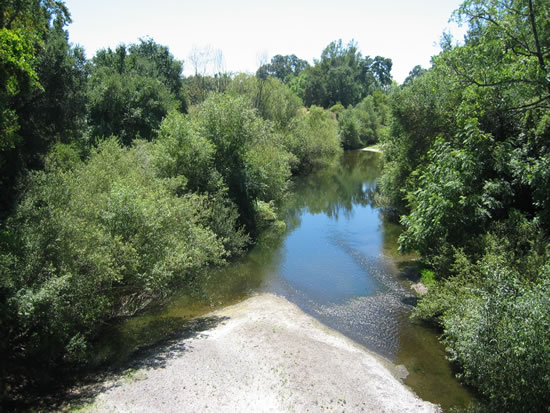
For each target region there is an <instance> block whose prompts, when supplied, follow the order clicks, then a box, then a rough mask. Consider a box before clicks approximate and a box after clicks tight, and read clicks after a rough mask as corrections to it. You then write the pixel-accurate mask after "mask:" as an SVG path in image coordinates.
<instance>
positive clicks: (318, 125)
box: [285, 106, 342, 172]
mask: <svg viewBox="0 0 550 413" xmlns="http://www.w3.org/2000/svg"><path fill="white" fill-rule="evenodd" d="M285 146H286V148H287V149H288V151H289V152H291V153H292V154H294V155H295V156H296V158H297V159H298V163H297V164H296V165H295V166H294V171H296V172H298V171H309V170H311V169H312V168H316V167H320V166H323V165H327V164H328V163H329V162H330V161H332V160H333V159H334V158H335V156H336V155H338V154H339V153H341V151H342V148H341V142H340V136H339V134H338V122H337V121H336V119H334V117H333V116H331V114H330V113H329V112H327V111H325V110H324V109H323V108H320V107H318V106H312V107H311V108H310V109H309V111H303V112H302V113H300V114H299V115H298V116H297V117H296V118H295V119H294V120H293V122H292V124H291V130H290V133H289V134H288V135H287V136H286V140H285Z"/></svg>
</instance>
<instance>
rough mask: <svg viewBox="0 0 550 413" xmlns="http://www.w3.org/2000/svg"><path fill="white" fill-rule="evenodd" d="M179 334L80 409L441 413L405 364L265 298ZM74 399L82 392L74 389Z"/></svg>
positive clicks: (201, 320)
mask: <svg viewBox="0 0 550 413" xmlns="http://www.w3.org/2000/svg"><path fill="white" fill-rule="evenodd" d="M191 323H195V324H196V325H197V328H196V330H195V331H194V334H191V335H187V336H186V335H184V336H183V337H180V338H178V339H176V340H173V341H171V342H170V343H169V344H168V345H167V346H165V347H162V348H159V349H157V350H155V352H154V353H153V354H151V355H149V356H147V357H146V358H144V359H143V360H141V361H139V363H137V365H136V368H135V369H132V370H131V371H130V372H126V373H125V374H122V375H119V376H117V377H115V378H113V379H112V380H109V382H106V383H102V386H101V389H100V390H99V391H98V393H97V394H96V395H95V397H94V400H93V402H91V403H90V404H87V405H84V406H71V407H75V408H77V409H79V410H78V411H89V412H103V411H121V412H124V411H127V412H130V411H131V412H140V411H141V412H145V411H157V412H158V411H160V412H176V411H193V412H197V411H201V412H202V411H204V412H207V411H212V412H214V411H256V412H267V411H307V410H309V411H319V410H328V411H335V410H336V409H338V410H346V411H376V412H402V411H415V412H437V411H441V410H440V408H439V406H436V405H434V404H432V403H429V402H426V401H423V400H421V399H419V398H418V397H417V396H416V395H415V394H414V393H413V392H412V390H410V389H409V388H408V387H407V386H405V385H404V384H403V383H402V382H401V379H402V378H403V377H404V376H406V369H405V368H404V367H403V366H395V365H393V364H392V363H391V362H390V361H389V360H386V359H384V358H383V357H381V356H379V355H377V354H375V353H373V352H371V351H369V350H367V349H366V348H364V347H363V346H361V345H359V344H357V343H355V342H354V341H352V340H351V339H349V338H347V337H345V336H344V335H342V334H340V333H338V332H336V331H334V330H332V329H330V328H328V327H326V326H325V325H323V324H321V323H320V322H319V321H317V320H316V319H314V318H313V317H311V316H309V315H307V314H306V313H304V312H303V311H302V310H300V309H299V308H298V307H297V306H296V305H294V304H292V303H290V302H289V301H287V300H286V299H285V298H283V297H280V296H277V295H274V294H271V293H264V294H258V295H254V296H252V297H250V298H248V299H246V300H244V301H242V302H240V303H238V304H234V305H231V306H229V307H225V308H223V309H220V310H217V311H214V312H212V313H210V314H208V315H206V316H204V317H201V318H199V319H196V320H193V321H192V322H191ZM76 392H78V390H77V391H76Z"/></svg>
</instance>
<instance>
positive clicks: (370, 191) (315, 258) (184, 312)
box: [98, 151, 470, 408]
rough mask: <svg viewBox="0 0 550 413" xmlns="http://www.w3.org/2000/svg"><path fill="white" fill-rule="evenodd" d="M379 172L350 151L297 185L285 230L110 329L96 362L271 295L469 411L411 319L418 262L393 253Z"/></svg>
mask: <svg viewBox="0 0 550 413" xmlns="http://www.w3.org/2000/svg"><path fill="white" fill-rule="evenodd" d="M381 167H382V160H381V156H380V155H379V154H376V153H369V152H360V151H355V152H347V153H345V154H344V155H343V156H342V157H341V158H340V160H339V161H338V162H336V163H335V164H334V165H332V166H330V167H329V168H326V169H324V170H323V171H320V172H318V173H316V174H312V175H310V176H307V177H304V178H302V179H299V180H297V181H296V182H294V184H293V189H292V195H291V196H289V198H288V200H287V202H286V204H285V205H284V206H283V207H282V208H281V212H282V214H283V215H284V216H285V221H286V224H287V229H286V231H282V232H281V231H279V232H277V231H276V230H271V231H266V232H265V233H263V234H262V236H261V238H260V240H259V241H258V243H257V245H256V246H255V247H254V248H253V249H252V250H251V251H250V253H249V254H248V255H247V256H246V257H244V258H243V259H242V260H240V261H238V262H235V263H233V264H231V265H229V266H227V267H225V268H222V269H219V270H215V271H209V272H208V274H206V275H205V277H204V281H202V282H201V283H200V284H196V285H195V288H194V290H193V291H188V290H187V291H183V292H182V293H181V294H180V295H179V296H176V298H175V299H174V300H172V301H171V302H170V303H168V304H167V305H165V306H163V307H162V308H159V309H156V310H155V311H151V312H149V313H148V314H144V315H142V316H141V317H137V318H134V319H132V320H130V321H128V322H127V323H125V324H124V325H122V326H120V327H118V328H116V329H113V331H111V332H110V340H111V345H110V346H109V345H108V346H104V347H103V349H104V350H103V352H98V354H99V356H98V357H99V358H103V359H108V358H109V357H112V356H113V354H116V355H117V357H119V358H123V357H124V354H128V353H129V352H130V351H132V348H135V347H139V346H143V345H146V344H147V345H150V343H152V342H153V343H154V342H155V340H162V339H163V337H165V336H166V335H167V334H170V332H171V331H172V330H174V329H178V328H181V326H182V325H185V323H186V322H187V320H189V319H190V318H192V317H194V316H198V315H203V314H205V313H207V312H208V311H210V310H211V309H213V308H215V307H217V306H221V305H227V304H231V303H233V302H236V301H238V300H241V299H242V298H244V297H246V296H247V294H250V293H251V292H261V291H268V292H275V293H278V294H281V295H283V296H285V297H287V298H288V299H289V300H290V301H293V302H294V303H296V304H297V305H298V306H300V307H301V308H302V309H303V310H304V311H306V312H308V313H310V314H312V315H313V316H315V317H316V318H318V319H319V320H320V321H322V322H324V323H325V324H327V325H329V326H331V327H333V328H335V329H337V330H339V331H340V332H342V333H344V334H345V335H347V336H349V337H351V338H352V339H354V340H355V341H357V342H359V343H361V344H363V345H364V346H366V347H367V348H370V349H372V350H374V351H376V352H378V353H379V354H382V355H384V356H386V357H388V358H390V359H391V360H393V361H394V362H396V363H400V364H404V365H405V366H406V367H407V368H408V370H409V372H410V376H409V378H408V379H407V382H406V383H407V384H409V385H410V386H411V387H413V389H414V390H415V391H417V393H418V394H419V396H420V397H423V398H425V399H427V400H430V401H433V402H435V403H440V404H442V405H443V406H444V407H445V408H448V407H450V406H452V405H457V406H464V405H466V404H467V402H468V401H469V400H470V396H469V394H468V393H467V392H466V391H465V390H464V389H463V388H462V387H461V386H460V385H459V384H458V383H457V381H456V380H455V379H454V378H453V376H452V373H451V371H450V368H449V365H448V363H447V362H446V360H445V358H444V354H443V350H442V347H441V346H440V345H439V343H438V342H437V339H436V335H435V334H434V332H433V331H430V330H428V329H426V328H425V327H423V326H421V325H417V324H414V323H411V321H410V320H409V315H410V312H411V308H412V305H414V303H415V297H414V296H413V295H412V294H411V292H410V289H409V288H407V286H406V283H405V282H404V280H403V278H402V277H401V275H400V271H399V267H401V268H405V267H406V266H408V265H410V262H411V261H410V260H411V258H414V257H411V256H409V257H397V256H396V241H397V237H398V235H399V232H400V228H399V226H397V225H395V224H391V223H388V222H385V221H384V220H383V219H382V217H381V214H380V211H379V210H378V209H377V208H376V207H375V206H374V203H373V200H374V194H375V190H376V180H377V177H378V175H379V173H380V170H381ZM105 349H107V350H105ZM109 354H110V355H109Z"/></svg>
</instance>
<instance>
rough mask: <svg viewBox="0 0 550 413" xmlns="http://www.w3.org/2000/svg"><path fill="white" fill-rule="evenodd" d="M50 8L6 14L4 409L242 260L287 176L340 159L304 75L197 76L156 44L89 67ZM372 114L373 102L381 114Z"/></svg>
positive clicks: (286, 68) (1, 292)
mask: <svg viewBox="0 0 550 413" xmlns="http://www.w3.org/2000/svg"><path fill="white" fill-rule="evenodd" d="M69 21H70V17H69V13H68V11H67V9H66V8H65V6H64V5H63V3H62V2H60V1H50V0H47V1H46V0H44V1H42V0H41V1H26V0H17V1H6V2H2V3H1V5H0V46H1V47H0V58H1V59H0V169H1V171H2V177H1V181H0V185H1V190H2V197H1V202H0V332H1V334H2V337H3V338H2V341H1V342H0V353H1V355H2V361H3V362H2V363H0V383H1V385H0V386H1V390H0V391H1V393H0V401H2V400H1V399H3V398H4V397H6V398H9V397H11V393H13V392H15V393H17V391H25V386H26V385H29V384H31V385H32V384H43V383H44V382H46V381H48V380H53V379H55V374H56V372H57V371H59V370H58V368H59V367H60V366H64V367H71V366H79V365H81V364H82V363H86V362H88V361H89V360H90V356H91V355H92V354H93V351H94V343H95V341H94V340H95V339H96V337H97V336H98V335H99V334H100V333H101V332H102V330H103V329H104V328H105V326H106V325H107V324H109V323H111V322H112V321H113V320H116V319H117V318H120V317H126V316H131V315H133V314H135V313H136V312H139V311H141V310H143V309H144V308H146V307H148V306H150V305H151V304H152V303H158V302H159V301H161V300H163V299H165V298H166V297H168V296H169V295H170V294H172V293H173V292H175V291H176V290H177V289H181V288H188V289H189V288H198V287H196V286H197V285H199V282H197V281H199V278H201V279H203V277H206V276H207V274H208V269H209V268H210V267H211V266H216V265H224V264H225V263H226V262H227V261H228V260H230V259H233V258H234V257H237V256H239V255H241V254H243V253H244V252H245V251H246V250H247V248H248V247H249V246H250V245H251V243H253V242H254V240H255V238H256V237H257V235H258V234H259V232H260V230H261V229H263V228H265V227H267V226H270V225H274V224H275V225H277V226H280V225H283V224H282V223H281V222H279V221H278V219H279V217H278V207H279V205H280V204H281V202H282V200H283V199H284V198H285V196H286V194H287V189H288V184H289V181H290V179H291V176H292V173H302V172H308V171H310V170H312V169H313V168H317V167H319V166H323V165H326V164H329V163H330V162H331V160H332V159H333V158H334V157H335V156H336V155H338V154H339V153H340V151H341V150H342V149H341V146H342V144H341V139H340V131H339V126H338V121H337V119H336V116H335V114H334V113H332V112H330V111H328V110H325V109H323V108H321V107H317V106H312V107H311V108H309V109H308V108H305V107H304V106H303V101H302V99H301V98H300V97H298V96H297V95H296V94H295V92H294V91H293V90H292V89H291V88H290V87H289V85H288V84H289V83H290V82H291V81H292V79H293V78H295V77H297V76H299V75H300V73H301V72H302V71H303V70H304V68H305V67H307V66H308V65H307V63H305V62H304V61H302V60H300V59H298V58H296V57H295V56H290V57H285V58H283V57H280V56H279V57H275V58H274V59H273V61H272V64H271V66H269V67H267V68H265V69H266V70H265V71H260V72H261V73H260V74H259V75H257V76H250V75H244V74H242V75H235V76H233V75H230V74H227V73H224V74H217V75H214V76H213V77H211V76H206V75H204V74H200V73H198V72H197V73H196V74H195V75H194V76H191V77H189V78H187V79H184V78H183V76H182V69H183V62H181V61H179V60H177V59H175V58H174V57H173V56H172V55H171V53H170V51H169V50H168V48H166V47H165V46H161V45H159V44H157V43H155V42H154V41H153V40H152V39H143V40H140V41H139V42H138V43H137V44H130V45H120V46H119V47H117V48H116V50H111V49H106V50H100V51H98V52H97V54H96V56H94V57H93V58H92V59H90V60H87V59H86V57H85V55H84V51H83V50H82V49H81V48H80V47H74V46H72V45H71V44H70V43H69V39H68V34H67V32H66V31H65V29H64V26H65V24H66V23H67V22H69ZM375 107H376V105H375Z"/></svg>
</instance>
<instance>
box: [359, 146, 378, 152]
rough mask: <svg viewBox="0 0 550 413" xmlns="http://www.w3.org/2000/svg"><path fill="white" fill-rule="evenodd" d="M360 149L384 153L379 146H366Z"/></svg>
mask: <svg viewBox="0 0 550 413" xmlns="http://www.w3.org/2000/svg"><path fill="white" fill-rule="evenodd" d="M359 150H360V151H364V152H376V153H383V152H382V150H381V149H378V148H373V147H370V146H368V147H366V148H361V149H359Z"/></svg>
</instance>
